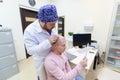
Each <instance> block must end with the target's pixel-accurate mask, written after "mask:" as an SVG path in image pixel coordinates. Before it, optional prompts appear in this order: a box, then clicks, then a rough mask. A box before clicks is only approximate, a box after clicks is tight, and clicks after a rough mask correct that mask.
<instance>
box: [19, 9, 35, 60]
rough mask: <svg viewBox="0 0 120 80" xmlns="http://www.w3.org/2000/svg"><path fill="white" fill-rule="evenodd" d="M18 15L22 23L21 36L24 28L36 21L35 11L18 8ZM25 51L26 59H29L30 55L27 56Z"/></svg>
mask: <svg viewBox="0 0 120 80" xmlns="http://www.w3.org/2000/svg"><path fill="white" fill-rule="evenodd" d="M20 15H21V22H22V31H23V34H24V30H25V28H26V27H27V26H28V25H29V24H30V23H32V22H34V21H35V20H36V15H37V11H32V10H28V9H24V8H20ZM25 51H26V58H28V57H30V55H29V54H27V50H26V49H25Z"/></svg>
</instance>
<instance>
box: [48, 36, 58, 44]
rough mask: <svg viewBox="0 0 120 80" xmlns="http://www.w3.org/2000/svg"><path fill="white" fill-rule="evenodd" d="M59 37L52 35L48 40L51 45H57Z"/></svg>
mask: <svg viewBox="0 0 120 80" xmlns="http://www.w3.org/2000/svg"><path fill="white" fill-rule="evenodd" d="M58 37H59V36H58V35H51V36H50V37H49V38H48V40H49V41H50V43H51V44H53V43H55V42H56V41H57V39H58Z"/></svg>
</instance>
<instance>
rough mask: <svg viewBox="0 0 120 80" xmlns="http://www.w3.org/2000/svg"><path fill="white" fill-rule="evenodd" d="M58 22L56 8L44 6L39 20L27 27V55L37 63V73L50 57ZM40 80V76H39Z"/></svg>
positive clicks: (25, 39) (25, 36)
mask: <svg viewBox="0 0 120 80" xmlns="http://www.w3.org/2000/svg"><path fill="white" fill-rule="evenodd" d="M57 20H58V14H57V10H56V7H55V6H54V5H51V4H47V5H44V6H42V7H41V8H40V9H39V11H38V14H37V19H36V21H34V22H33V23H31V24H30V25H28V26H27V28H26V29H25V32H24V42H25V46H26V49H27V53H28V54H30V55H32V58H33V59H34V60H35V62H36V69H37V73H39V68H41V67H42V65H43V61H44V58H45V57H46V56H47V55H48V53H49V51H50V49H51V45H52V44H53V43H54V42H55V41H56V40H57V38H58V36H57V35H55V32H54V31H53V28H54V27H55V24H56V21H57ZM38 80H40V75H39V74H38Z"/></svg>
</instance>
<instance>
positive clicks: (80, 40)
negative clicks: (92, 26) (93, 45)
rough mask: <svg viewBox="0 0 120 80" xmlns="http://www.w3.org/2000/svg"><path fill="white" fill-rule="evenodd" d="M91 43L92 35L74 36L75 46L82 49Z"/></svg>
mask: <svg viewBox="0 0 120 80" xmlns="http://www.w3.org/2000/svg"><path fill="white" fill-rule="evenodd" d="M90 42H91V34H73V46H79V47H80V48H82V47H83V45H86V46H87V44H88V43H89V44H90Z"/></svg>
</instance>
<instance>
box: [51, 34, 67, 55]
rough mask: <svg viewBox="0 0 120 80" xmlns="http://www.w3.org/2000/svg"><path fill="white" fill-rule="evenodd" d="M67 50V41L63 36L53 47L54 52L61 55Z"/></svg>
mask: <svg viewBox="0 0 120 80" xmlns="http://www.w3.org/2000/svg"><path fill="white" fill-rule="evenodd" d="M65 49H66V41H65V38H64V37H63V36H60V35H59V37H58V39H57V41H56V42H55V43H54V44H53V45H52V52H53V53H55V54H58V55H61V53H62V52H64V51H65Z"/></svg>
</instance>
